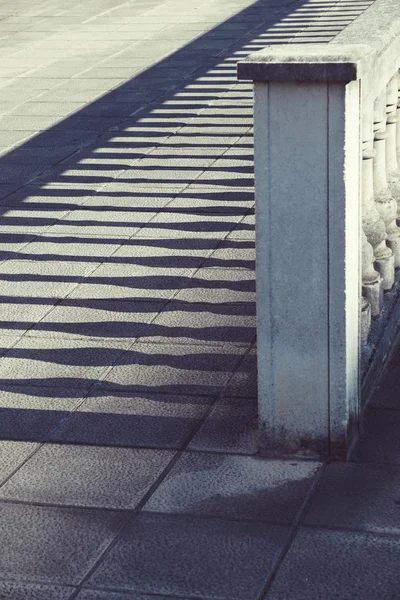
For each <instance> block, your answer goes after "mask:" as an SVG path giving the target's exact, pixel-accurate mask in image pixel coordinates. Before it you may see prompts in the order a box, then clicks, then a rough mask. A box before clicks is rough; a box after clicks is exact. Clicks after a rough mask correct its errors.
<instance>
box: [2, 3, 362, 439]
mask: <svg viewBox="0 0 400 600" xmlns="http://www.w3.org/2000/svg"><path fill="white" fill-rule="evenodd" d="M335 4H336V3H335V2H331V3H327V2H325V1H324V0H321V2H313V3H312V5H311V4H310V7H311V8H310V11H309V13H307V14H306V13H303V12H302V11H301V9H302V8H303V9H305V8H307V5H308V1H307V0H298V1H295V2H293V1H292V0H289V1H288V2H283V3H281V4H280V5H279V4H278V5H274V3H273V2H269V1H267V0H259V1H256V2H254V3H253V4H252V5H251V6H250V7H248V8H246V9H244V10H243V11H241V12H240V13H238V14H237V15H235V16H233V17H232V18H230V19H228V20H227V21H225V22H224V23H222V24H220V25H218V26H217V27H215V28H214V29H212V30H211V31H209V32H208V33H206V34H204V35H202V36H201V37H200V38H198V39H196V40H194V41H192V42H190V43H189V44H187V45H186V46H184V47H183V48H181V49H179V50H177V51H176V52H175V53H173V54H171V55H170V56H168V57H167V58H165V59H163V60H162V61H160V62H159V63H157V64H156V65H154V66H151V67H149V68H148V69H147V70H146V71H145V72H143V73H141V74H139V75H137V76H136V77H134V78H133V79H132V80H131V81H128V82H126V83H125V84H123V85H122V86H120V87H118V88H117V89H114V90H112V91H111V92H109V93H107V94H106V95H105V96H103V97H102V98H100V99H98V100H96V101H95V102H93V103H92V104H91V105H89V106H87V107H86V108H84V109H82V110H81V111H79V112H78V113H76V114H74V115H72V116H70V117H67V118H66V119H64V120H63V121H62V122H60V123H57V124H56V125H55V126H54V127H52V128H50V129H49V130H47V131H45V132H43V133H40V134H39V135H37V136H36V137H34V138H32V139H30V140H28V141H27V142H26V143H25V144H23V145H22V146H20V147H18V148H16V149H14V150H12V151H11V152H10V153H8V154H7V155H5V156H4V157H3V158H1V159H0V178H1V181H2V182H3V183H4V184H7V185H8V184H9V185H11V186H12V187H14V188H18V185H17V180H18V181H19V183H23V185H22V186H20V187H19V188H18V189H13V190H12V191H11V192H10V194H9V195H8V196H7V195H6V196H5V197H3V198H2V200H1V202H0V211H1V213H0V224H1V227H2V229H3V233H2V250H1V254H0V259H2V260H3V261H4V262H3V263H2V265H1V267H0V280H1V296H0V303H1V306H2V307H3V308H4V311H5V313H6V309H7V307H11V308H10V311H8V314H9V315H11V316H9V317H6V318H4V320H3V319H2V320H1V330H0V339H2V340H3V342H4V340H5V337H8V339H10V340H13V342H12V343H11V347H9V346H10V344H5V345H4V347H3V348H1V349H0V356H2V357H3V358H2V359H0V397H1V398H2V400H1V404H2V406H1V408H0V413H1V414H0V416H1V419H0V422H1V425H0V438H1V439H21V440H30V441H51V440H53V441H57V442H60V441H65V440H69V441H74V442H79V443H80V442H85V443H102V444H107V443H110V444H116V443H118V440H117V432H118V431H119V432H120V435H121V444H122V445H123V444H124V443H126V444H128V445H129V444H132V445H134V444H138V445H148V446H154V445H157V441H156V436H159V442H158V445H161V446H163V445H164V446H166V447H170V446H173V447H181V446H182V444H184V443H185V440H187V439H188V436H189V435H190V432H192V433H193V431H195V430H196V428H197V427H198V423H199V419H201V418H204V416H205V415H206V413H207V410H208V409H209V408H210V406H211V405H212V403H213V402H215V400H216V399H217V398H218V397H219V396H220V395H221V393H223V391H224V389H226V388H227V386H228V385H229V381H230V379H231V377H232V374H233V373H235V372H236V371H237V370H238V369H240V365H241V364H242V361H243V359H244V357H245V356H247V354H248V352H249V349H250V348H251V346H252V345H253V344H254V341H255V324H254V313H255V304H254V291H255V289H254V288H255V283H254V275H253V268H254V258H253V257H252V252H251V251H252V249H253V246H254V240H253V237H254V223H253V220H252V218H253V217H252V215H253V211H254V198H253V176H252V137H251V125H252V105H251V87H250V85H246V84H243V83H240V84H239V83H237V82H236V80H235V62H236V60H237V59H238V58H239V57H241V56H243V55H245V54H246V53H248V52H252V51H255V50H258V49H261V48H262V47H264V46H265V45H266V44H267V43H268V44H273V43H282V42H283V41H288V42H289V41H291V40H293V38H296V42H297V43H302V42H303V43H307V42H309V41H311V38H312V41H315V42H317V41H320V42H325V41H328V40H329V39H332V37H334V35H335V34H336V33H338V32H339V30H340V28H343V27H344V26H346V24H347V23H349V22H351V21H352V20H353V19H354V18H355V17H356V16H358V14H360V12H361V11H362V10H364V9H365V8H366V7H367V6H368V5H369V4H370V2H368V1H361V0H354V1H353V2H352V3H351V5H348V6H346V5H344V6H343V10H342V11H341V12H340V13H338V12H336V13H334V14H335V15H336V17H337V18H336V20H335V19H334V18H333V17H332V18H330V17H329V14H328V13H327V16H326V18H323V13H325V12H327V10H328V8H331V7H332V6H334V5H335ZM355 7H356V8H355ZM325 9H326V10H325ZM339 17H340V18H341V19H339ZM316 19H317V20H316ZM311 26H313V27H314V29H313V30H310V32H309V33H310V35H306V34H307V29H308V28H309V27H311ZM318 28H319V29H318ZM311 31H312V32H311ZM230 36H231V37H230ZM238 38H239V39H238ZM127 105H130V106H131V107H133V108H134V109H135V113H134V114H129V109H128V110H127ZM131 112H132V111H131ZM99 115H100V116H101V118H102V119H103V120H102V122H101V127H100V129H96V128H98V127H99V126H100V124H99V123H100V122H99ZM63 146H69V147H70V149H71V154H70V155H69V156H67V157H63V158H62V160H61V161H60V162H58V163H57V164H53V165H52V166H51V167H50V168H48V169H46V168H45V167H44V165H45V162H43V163H42V164H38V162H37V161H36V163H35V154H36V153H37V152H38V149H43V148H46V149H49V150H46V152H44V153H42V157H43V156H44V155H46V156H51V154H52V151H53V149H54V160H55V161H56V160H58V157H59V156H60V155H62V152H61V154H60V147H61V148H62V147H63ZM46 160H47V159H46ZM96 161H97V162H96ZM99 161H100V162H99ZM1 174H2V175H1ZM5 313H4V314H5ZM139 315H140V317H139ZM128 317H130V318H128ZM85 319H86V320H85ZM14 338H15V339H14ZM111 367H112V368H111ZM110 368H111V370H110ZM139 369H141V371H140V372H139ZM254 373H255V371H254ZM143 374H144V375H143ZM253 376H254V377H255V374H254V375H253ZM240 393H243V390H242V391H241V392H240ZM96 394H97V397H100V398H101V397H103V398H106V397H107V398H112V396H113V395H114V396H118V397H119V398H121V397H122V398H124V399H125V402H128V399H129V398H131V401H130V405H129V407H128V406H127V404H125V408H126V413H124V412H122V413H118V411H115V413H113V412H112V411H111V410H109V411H108V413H107V415H106V416H104V415H103V414H102V412H101V403H100V404H99V405H98V406H97V405H96V406H97V408H96V406H95V407H94V408H93V410H92V412H89V411H88V412H85V411H79V410H78V408H79V407H80V406H81V405H82V406H83V405H86V404H88V402H89V401H88V398H93V397H94V395H96ZM138 398H139V399H141V400H137V399H138ZM50 400H53V401H54V402H53V404H52V403H51V402H50V403H49V401H50ZM110 402H111V401H110ZM135 402H136V403H137V406H136V408H135ZM89 404H90V402H89ZM116 404H118V401H116ZM142 405H143V408H141V407H142ZM185 405H186V412H187V416H186V417H185V416H182V414H181V413H184V412H185V410H184V407H185ZM157 407H159V408H157ZM135 410H136V411H137V414H133V413H134V411H135ZM141 410H142V411H143V414H141V413H140V411H141ZM157 410H158V412H157ZM146 411H147V412H146ZM152 411H153V412H152ZM72 413H73V415H74V416H73V418H74V419H78V421H79V423H80V424H79V427H78V429H79V430H80V431H81V432H82V431H86V432H90V431H94V432H97V434H96V435H94V437H93V436H91V434H90V433H87V434H86V436H83V437H82V436H81V437H79V436H77V437H75V438H73V435H72V434H71V435H72V437H71V435H70V434H67V433H65V435H64V436H63V435H58V436H57V431H59V430H58V426H59V425H60V423H61V424H63V423H64V421H65V419H67V417H68V416H69V415H71V414H72ZM124 419H125V421H124ZM67 420H68V419H67ZM152 427H154V432H155V433H154V434H151V428H152ZM67 429H68V428H67ZM60 431H63V427H61V430H60ZM107 431H110V432H112V434H111V433H110V435H109V436H108V434H107ZM132 432H136V433H132ZM140 432H142V433H140ZM101 433H102V434H103V435H101ZM68 435H69V437H68ZM107 436H108V438H107ZM140 436H142V438H141V437H140ZM150 438H151V439H150ZM107 439H108V441H107Z"/></svg>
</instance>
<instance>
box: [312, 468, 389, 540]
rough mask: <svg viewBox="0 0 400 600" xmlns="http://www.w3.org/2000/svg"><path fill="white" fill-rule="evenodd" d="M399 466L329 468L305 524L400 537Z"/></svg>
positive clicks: (319, 485) (320, 483)
mask: <svg viewBox="0 0 400 600" xmlns="http://www.w3.org/2000/svg"><path fill="white" fill-rule="evenodd" d="M399 508H400V466H395V465H373V464H370V463H364V464H360V463H359V464H357V463H350V464H340V463H331V464H330V465H328V466H327V468H326V470H325V472H324V474H323V476H322V479H321V481H320V482H319V484H318V488H317V491H316V493H315V494H314V496H313V498H312V502H311V505H310V508H309V510H308V513H307V517H306V521H305V522H306V523H307V524H310V525H321V526H328V527H329V526H330V527H341V528H344V529H361V530H367V531H371V532H375V533H396V534H400V510H399Z"/></svg>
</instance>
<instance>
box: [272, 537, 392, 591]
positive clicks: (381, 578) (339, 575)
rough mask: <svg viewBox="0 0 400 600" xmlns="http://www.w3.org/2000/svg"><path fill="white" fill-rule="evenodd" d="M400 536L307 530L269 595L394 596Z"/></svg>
mask: <svg viewBox="0 0 400 600" xmlns="http://www.w3.org/2000/svg"><path fill="white" fill-rule="evenodd" d="M399 560H400V539H399V538H396V537H391V536H390V537H378V536H375V535H371V534H362V533H352V532H350V531H343V532H337V531H327V530H319V529H309V530H307V529H306V530H302V531H300V533H299V534H298V535H297V537H296V539H295V541H294V543H293V545H292V547H291V549H290V550H289V553H288V555H287V556H286V558H285V560H284V562H283V564H282V566H281V568H280V570H279V571H278V575H277V577H276V579H275V581H274V583H273V585H272V588H271V590H270V592H269V593H268V594H267V596H266V600H288V599H289V598H290V599H292V598H293V599H294V598H295V599H296V600H334V599H336V598H340V600H376V599H377V598H379V600H393V599H394V598H396V597H397V596H398V590H399V586H400V571H399V569H398V563H399Z"/></svg>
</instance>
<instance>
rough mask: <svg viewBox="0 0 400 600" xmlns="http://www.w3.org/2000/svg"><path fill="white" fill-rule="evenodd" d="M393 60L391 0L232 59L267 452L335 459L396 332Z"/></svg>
mask: <svg viewBox="0 0 400 600" xmlns="http://www.w3.org/2000/svg"><path fill="white" fill-rule="evenodd" d="M399 67H400V10H399V4H398V0H375V2H374V4H372V5H371V6H370V7H369V8H367V10H365V12H364V13H363V14H362V15H360V16H359V17H358V18H357V19H356V20H355V21H354V22H353V23H352V24H351V25H349V26H348V27H347V28H346V29H344V30H343V31H342V32H341V33H339V34H338V35H337V36H336V37H335V38H334V39H333V40H332V41H331V42H329V43H324V44H286V45H275V46H270V47H267V48H265V49H263V50H261V51H260V52H257V53H254V54H252V55H250V56H249V57H248V58H246V59H245V60H243V61H240V62H239V63H238V77H239V79H246V80H253V81H254V92H255V103H254V125H255V128H254V129H255V131H254V133H255V186H256V244H257V313H258V354H259V414H260V422H261V437H260V446H261V449H262V450H263V451H264V452H267V453H269V454H271V453H272V454H274V453H275V454H293V453H294V454H296V453H297V454H303V455H309V456H312V455H315V454H319V455H329V456H330V457H332V458H341V459H344V458H346V456H348V452H349V449H350V447H351V444H352V442H353V441H354V439H355V438H356V435H357V432H358V428H359V423H360V415H361V413H362V407H363V400H367V399H368V396H369V395H370V394H371V393H372V391H373V387H374V385H376V383H377V381H378V380H379V376H380V373H381V372H382V370H383V367H384V363H385V358H386V357H387V355H388V353H389V352H390V346H391V344H392V342H393V338H394V336H395V335H396V333H397V330H398V325H397V323H399V322H400V308H399V307H400V301H399V302H397V296H396V289H397V288H396V283H395V282H396V269H398V268H399V267H400V228H399V226H398V222H399V221H398V220H399V217H400V170H399V159H400V157H399V152H400V76H399ZM388 298H390V302H389V300H388ZM377 332H378V333H377ZM363 352H364V353H365V356H366V357H367V359H366V360H364V363H363V364H364V365H366V366H365V368H363V369H362V368H361V364H362V358H363Z"/></svg>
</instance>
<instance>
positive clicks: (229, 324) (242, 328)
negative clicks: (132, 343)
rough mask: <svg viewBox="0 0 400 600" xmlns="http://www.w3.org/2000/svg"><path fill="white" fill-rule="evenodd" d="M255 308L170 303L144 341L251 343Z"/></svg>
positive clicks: (253, 331) (254, 328) (150, 327)
mask: <svg viewBox="0 0 400 600" xmlns="http://www.w3.org/2000/svg"><path fill="white" fill-rule="evenodd" d="M255 321H256V316H255V305H254V304H253V303H249V304H247V305H236V304H234V305H229V304H221V305H210V304H197V303H195V302H192V303H190V304H189V305H188V303H187V302H182V303H180V302H179V301H175V302H174V301H171V302H170V303H168V304H167V305H166V306H165V308H164V309H163V311H162V312H161V314H159V315H158V316H157V318H156V319H155V320H154V321H153V323H152V324H151V326H149V327H148V328H147V330H146V331H145V334H144V336H143V338H142V339H141V341H147V342H149V341H150V342H163V341H166V340H168V341H169V342H175V343H182V344H219V345H220V344H221V343H223V342H229V343H232V344H249V343H251V341H252V340H253V339H254V337H255V334H256V322H255Z"/></svg>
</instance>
